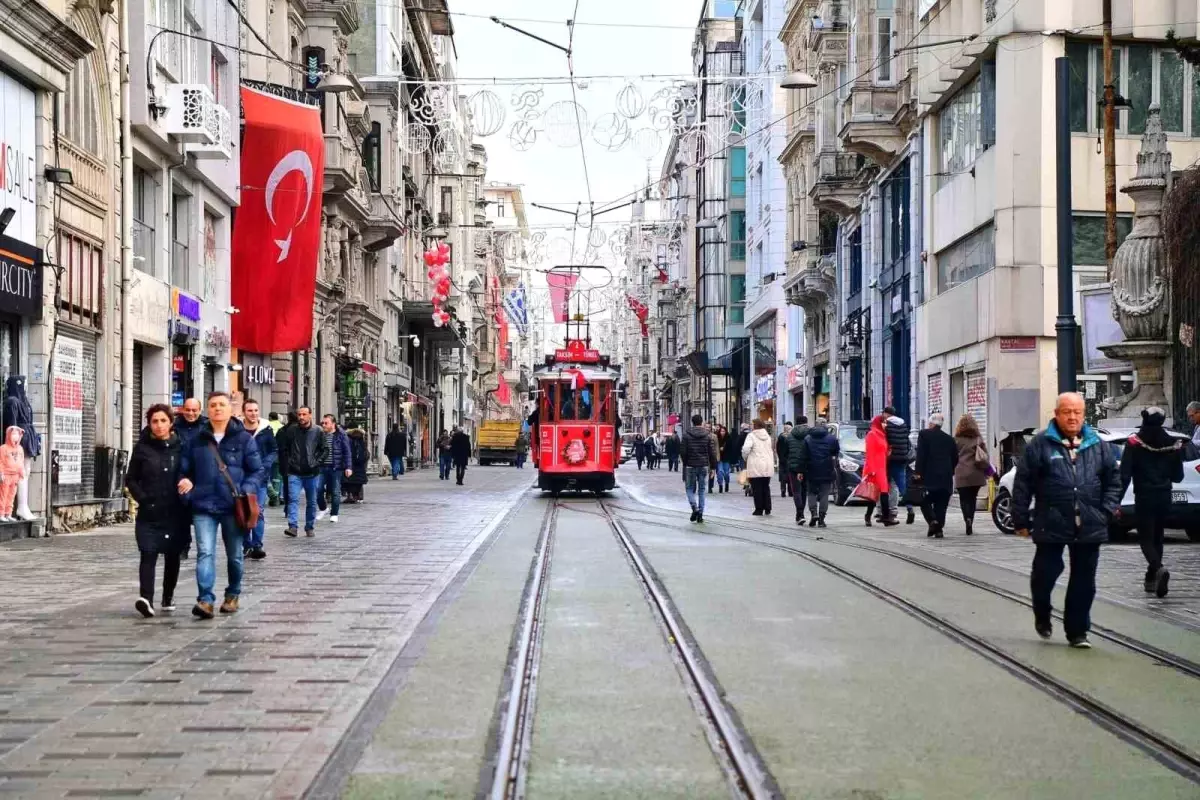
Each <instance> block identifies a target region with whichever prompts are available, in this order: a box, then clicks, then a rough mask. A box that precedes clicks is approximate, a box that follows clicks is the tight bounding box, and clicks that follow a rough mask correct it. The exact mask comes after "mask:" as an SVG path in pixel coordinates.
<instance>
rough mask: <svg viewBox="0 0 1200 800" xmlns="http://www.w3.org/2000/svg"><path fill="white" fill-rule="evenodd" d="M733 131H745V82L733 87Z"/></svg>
mask: <svg viewBox="0 0 1200 800" xmlns="http://www.w3.org/2000/svg"><path fill="white" fill-rule="evenodd" d="M731 131H732V132H733V133H745V132H746V84H744V83H742V84H738V85H737V86H735V87H733V127H732V128H731Z"/></svg>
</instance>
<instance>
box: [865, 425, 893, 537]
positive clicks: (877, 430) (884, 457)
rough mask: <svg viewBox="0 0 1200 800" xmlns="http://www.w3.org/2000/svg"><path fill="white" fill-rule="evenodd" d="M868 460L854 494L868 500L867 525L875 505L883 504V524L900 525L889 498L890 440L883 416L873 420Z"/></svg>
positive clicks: (869, 524)
mask: <svg viewBox="0 0 1200 800" xmlns="http://www.w3.org/2000/svg"><path fill="white" fill-rule="evenodd" d="M866 450H867V452H866V460H865V462H864V463H863V471H862V474H863V477H862V481H861V482H860V483H859V484H858V488H856V489H855V490H854V496H855V497H858V498H859V499H862V500H866V501H867V503H868V505H867V513H866V523H867V527H868V528H869V527H871V517H872V516H873V515H874V514H875V505H876V504H877V503H878V504H880V505H882V513H883V524H884V525H885V526H889V527H890V526H892V525H899V524H900V523H899V522H898V521H897V520H896V517H895V515H894V513H893V511H892V508H891V503H890V502H889V498H888V489H889V488H890V486H889V484H888V440H887V434H886V433H885V432H884V428H883V417H882V416H877V417H875V418H874V419H873V420H871V430H870V431H869V432H868V433H867V439H866Z"/></svg>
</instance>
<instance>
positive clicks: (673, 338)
mask: <svg viewBox="0 0 1200 800" xmlns="http://www.w3.org/2000/svg"><path fill="white" fill-rule="evenodd" d="M664 327H665V328H666V332H667V358H674V357H675V348H676V347H677V346H678V328H677V327H676V324H675V320H673V319H670V320H667V324H666V325H665V326H664Z"/></svg>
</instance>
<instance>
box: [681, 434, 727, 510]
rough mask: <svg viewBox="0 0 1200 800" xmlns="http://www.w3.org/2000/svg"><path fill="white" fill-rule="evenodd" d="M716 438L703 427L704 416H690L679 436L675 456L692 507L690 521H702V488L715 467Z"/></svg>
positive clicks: (716, 456)
mask: <svg viewBox="0 0 1200 800" xmlns="http://www.w3.org/2000/svg"><path fill="white" fill-rule="evenodd" d="M717 452H718V451H717V437H716V435H715V434H714V433H712V432H711V431H710V430H708V429H707V428H706V427H704V417H702V416H700V415H699V414H696V415H694V416H693V417H692V427H690V428H688V429H687V430H685V431H684V432H683V435H682V436H681V437H679V458H680V460H681V461H682V462H683V483H684V491H685V492H686V494H687V499H688V505H690V506H691V507H692V522H704V494H705V491H704V490H705V487H706V486H711V483H710V482H709V481H710V478H711V477H712V475H713V474H714V473H715V472H716V469H717V458H718V455H717Z"/></svg>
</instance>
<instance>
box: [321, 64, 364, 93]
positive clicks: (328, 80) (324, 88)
mask: <svg viewBox="0 0 1200 800" xmlns="http://www.w3.org/2000/svg"><path fill="white" fill-rule="evenodd" d="M325 70H326V71H325V73H324V74H323V75H322V76H321V80H320V81H318V82H317V85H316V86H314V87H313V91H314V92H319V93H320V94H345V93H346V92H350V91H354V83H353V82H352V81H351V80H350V79H349V78H347V77H346V76H345V75H342V74H341V73H339V72H333V71H332V70H330V69H329V67H328V65H326V66H325Z"/></svg>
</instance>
